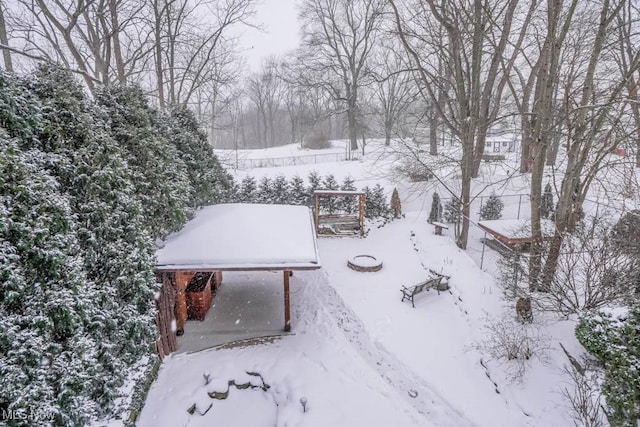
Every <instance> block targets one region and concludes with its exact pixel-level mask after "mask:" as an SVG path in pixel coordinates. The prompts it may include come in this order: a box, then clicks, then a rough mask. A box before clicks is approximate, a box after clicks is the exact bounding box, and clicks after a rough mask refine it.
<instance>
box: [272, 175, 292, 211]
mask: <svg viewBox="0 0 640 427" xmlns="http://www.w3.org/2000/svg"><path fill="white" fill-rule="evenodd" d="M272 191H273V201H272V203H276V204H279V205H286V204H289V182H287V179H286V178H285V177H284V175H278V176H276V178H275V179H274V180H273V185H272Z"/></svg>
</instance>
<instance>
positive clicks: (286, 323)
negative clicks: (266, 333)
mask: <svg viewBox="0 0 640 427" xmlns="http://www.w3.org/2000/svg"><path fill="white" fill-rule="evenodd" d="M284 331H285V332H291V311H290V308H289V271H288V270H284Z"/></svg>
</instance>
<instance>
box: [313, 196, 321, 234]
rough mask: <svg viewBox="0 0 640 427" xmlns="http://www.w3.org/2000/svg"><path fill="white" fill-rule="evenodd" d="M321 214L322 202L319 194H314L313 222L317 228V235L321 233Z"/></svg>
mask: <svg viewBox="0 0 640 427" xmlns="http://www.w3.org/2000/svg"><path fill="white" fill-rule="evenodd" d="M319 216H320V203H319V201H318V195H317V194H314V195H313V222H314V223H315V224H314V226H315V228H316V236H317V235H318V234H319V233H320V228H319V227H318V220H319Z"/></svg>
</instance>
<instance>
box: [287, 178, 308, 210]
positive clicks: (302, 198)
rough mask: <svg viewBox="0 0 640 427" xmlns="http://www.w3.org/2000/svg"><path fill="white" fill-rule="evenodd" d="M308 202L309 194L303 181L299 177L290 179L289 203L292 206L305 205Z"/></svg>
mask: <svg viewBox="0 0 640 427" xmlns="http://www.w3.org/2000/svg"><path fill="white" fill-rule="evenodd" d="M308 201H309V193H308V192H307V189H306V187H305V185H304V179H302V178H300V176H299V175H295V176H294V177H293V178H291V182H290V183H289V203H291V204H292V205H305V204H307V202H308Z"/></svg>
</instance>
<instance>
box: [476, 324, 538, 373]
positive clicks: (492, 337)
mask: <svg viewBox="0 0 640 427" xmlns="http://www.w3.org/2000/svg"><path fill="white" fill-rule="evenodd" d="M514 317H515V316H513V315H510V314H507V313H504V314H503V315H502V316H501V317H498V318H487V320H486V323H485V325H484V326H483V329H484V332H485V339H484V340H483V341H481V342H480V343H479V344H478V349H479V350H480V351H482V352H483V353H486V354H488V355H489V357H490V358H491V359H493V360H495V361H501V362H504V366H505V368H506V369H505V371H506V372H507V375H508V377H509V379H510V380H511V381H514V382H518V381H521V380H522V379H523V377H524V374H525V373H526V370H527V367H528V365H529V363H530V362H529V361H530V360H531V359H537V360H539V361H543V362H544V361H546V360H547V355H548V350H549V338H548V337H546V336H544V335H543V334H541V333H540V331H539V328H538V327H537V326H536V325H535V324H530V323H527V324H524V323H521V322H518V321H516V320H515V318H514Z"/></svg>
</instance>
